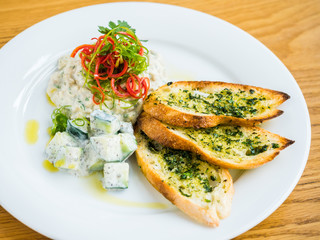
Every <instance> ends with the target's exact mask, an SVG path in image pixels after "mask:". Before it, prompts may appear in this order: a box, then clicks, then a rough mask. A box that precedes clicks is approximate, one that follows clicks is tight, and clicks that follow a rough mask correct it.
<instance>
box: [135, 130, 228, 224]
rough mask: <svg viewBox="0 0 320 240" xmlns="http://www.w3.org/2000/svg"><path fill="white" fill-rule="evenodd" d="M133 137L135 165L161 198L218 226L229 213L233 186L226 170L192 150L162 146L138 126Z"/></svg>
mask: <svg viewBox="0 0 320 240" xmlns="http://www.w3.org/2000/svg"><path fill="white" fill-rule="evenodd" d="M135 136H136V138H137V142H138V149H137V150H136V156H137V161H138V164H139V166H140V167H141V170H142V172H143V173H144V175H145V176H146V178H147V179H148V181H149V182H150V183H151V184H152V185H153V187H155V188H156V189H157V190H158V191H159V192H160V193H161V194H162V195H163V196H164V197H166V198H167V199H168V200H169V201H171V202H172V203H173V204H175V205H176V206H177V207H178V208H179V209H180V210H182V211H183V212H185V213H186V214H187V215H189V216H190V217H192V218H194V219H195V220H197V221H199V222H201V223H203V224H205V225H207V226H210V227H217V226H218V225H219V222H220V219H222V218H225V217H227V216H228V215H229V213H230V209H231V201H232V196H233V193H234V189H233V183H232V178H231V175H230V174H229V172H228V170H227V169H223V168H220V167H219V166H215V165H212V164H209V163H207V162H205V161H202V160H201V159H200V158H199V157H198V156H197V155H196V154H194V153H191V152H187V151H181V150H174V149H170V148H167V147H164V146H162V145H160V144H158V143H157V142H155V141H153V140H151V139H150V138H148V137H147V135H145V134H144V133H143V132H142V131H141V130H140V129H139V128H137V129H136V131H135Z"/></svg>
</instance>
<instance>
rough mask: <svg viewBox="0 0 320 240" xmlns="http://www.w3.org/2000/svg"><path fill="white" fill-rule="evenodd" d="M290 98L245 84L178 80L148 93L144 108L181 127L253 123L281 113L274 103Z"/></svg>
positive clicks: (159, 117)
mask: <svg viewBox="0 0 320 240" xmlns="http://www.w3.org/2000/svg"><path fill="white" fill-rule="evenodd" d="M289 98H290V96H289V95H288V94H286V93H283V92H279V91H274V90H270V89H264V88H260V87H254V86H248V85H241V84H233V83H225V82H209V81H181V82H175V83H168V84H166V85H164V86H162V87H160V88H158V89H157V90H156V91H155V92H153V93H151V94H150V95H149V96H148V98H147V99H146V101H145V103H144V105H143V109H144V111H146V112H147V113H149V114H150V115H151V116H153V117H155V118H157V119H159V120H161V121H164V122H166V123H169V124H171V125H175V126H181V127H195V128H200V127H201V128H207V127H213V126H216V125H218V124H234V125H245V126H254V125H256V124H260V123H262V122H263V121H265V120H268V119H271V118H274V117H277V116H279V115H281V114H282V111H281V110H279V109H277V106H279V105H280V104H281V103H283V102H284V101H286V100H287V99H289Z"/></svg>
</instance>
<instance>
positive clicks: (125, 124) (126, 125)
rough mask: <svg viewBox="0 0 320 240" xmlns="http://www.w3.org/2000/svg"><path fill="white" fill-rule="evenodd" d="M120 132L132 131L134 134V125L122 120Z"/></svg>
mask: <svg viewBox="0 0 320 240" xmlns="http://www.w3.org/2000/svg"><path fill="white" fill-rule="evenodd" d="M120 132H121V133H130V134H132V135H133V127H132V123H130V122H121V123H120Z"/></svg>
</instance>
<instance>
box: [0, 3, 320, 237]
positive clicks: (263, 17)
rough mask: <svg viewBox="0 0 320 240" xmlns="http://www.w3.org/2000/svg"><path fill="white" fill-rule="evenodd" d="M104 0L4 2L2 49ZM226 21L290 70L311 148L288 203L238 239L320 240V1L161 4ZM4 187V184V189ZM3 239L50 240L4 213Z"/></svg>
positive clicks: (0, 213) (0, 217)
mask: <svg viewBox="0 0 320 240" xmlns="http://www.w3.org/2000/svg"><path fill="white" fill-rule="evenodd" d="M104 2H106V0H54V1H50V0H41V1H39V0H0V33H1V35H0V47H2V46H3V45H4V44H6V43H7V42H8V41H9V40H10V39H12V38H13V37H15V36H16V35H17V34H18V33H20V32H21V31H23V30H25V29H26V28H28V27H30V26H31V25H33V24H35V23H37V22H39V21H42V20H44V19H46V18H48V17H51V16H53V15H55V14H58V13H61V12H65V11H68V10H71V9H74V8H78V7H83V6H87V5H92V4H97V3H104ZM156 2H161V3H170V4H174V5H178V6H183V7H187V8H192V9H195V10H198V11H202V12H205V13H208V14H211V15H214V16H216V17H218V18H221V19H224V20H226V21H228V22H230V23H232V24H234V25H236V26H238V27H240V28H242V29H243V30H245V31H246V32H248V33H250V34H251V35H253V36H254V37H255V38H257V39H259V40H260V41H261V42H262V43H263V44H265V45H266V46H267V47H268V48H269V49H270V50H271V51H273V52H274V53H275V54H276V55H277V56H278V57H279V58H280V60H281V61H282V62H283V63H284V64H285V65H286V66H287V68H288V69H289V70H290V72H291V73H292V74H293V76H294V77H295V79H296V81H297V82H298V84H299V86H300V88H301V89H302V92H303V94H304V96H305V98H306V101H307V104H308V108H309V112H310V117H311V123H312V143H311V151H310V156H309V160H308V163H307V166H306V169H305V171H304V173H303V175H302V178H301V179H300V181H299V183H298V185H297V186H296V188H295V189H294V191H293V192H292V193H291V195H290V196H289V197H288V199H287V200H286V201H285V202H284V203H283V204H282V206H281V207H279V209H277V210H276V211H275V212H274V213H273V214H272V215H271V216H269V217H268V218H267V219H266V220H264V221H263V222H261V223H260V224H258V225H257V226H256V227H254V228H253V229H251V230H249V231H248V232H246V233H244V234H242V235H241V236H239V237H237V239H247V238H254V239H263V238H268V239H305V238H308V239H320V161H319V158H320V1H319V0H304V1H300V0H292V1H289V0H282V1H278V0H262V1H261V0H250V1H249V0H245V1H243V0H228V1H226V0H225V1H218V0H217V1H209V0H182V1H178V0H171V1H170V0H163V1H156ZM0 184H1V183H0ZM0 239H46V238H45V237H44V236H42V235H40V234H39V233H37V232H35V231H33V230H31V229H29V228H28V227H26V226H25V225H23V224H22V223H20V222H19V221H17V220H16V219H15V218H14V217H12V216H11V215H10V214H9V213H7V212H6V211H5V210H4V209H3V208H1V207H0Z"/></svg>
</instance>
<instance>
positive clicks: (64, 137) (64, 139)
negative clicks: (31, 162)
mask: <svg viewBox="0 0 320 240" xmlns="http://www.w3.org/2000/svg"><path fill="white" fill-rule="evenodd" d="M66 146H68V147H78V142H77V141H76V140H75V139H74V138H73V137H72V136H70V135H69V134H68V133H67V132H57V133H56V135H54V137H53V138H52V140H51V141H50V143H49V144H48V146H47V147H46V155H47V159H48V160H49V161H51V162H53V160H55V159H56V158H57V154H58V153H59V151H60V149H61V148H63V147H66Z"/></svg>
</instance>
